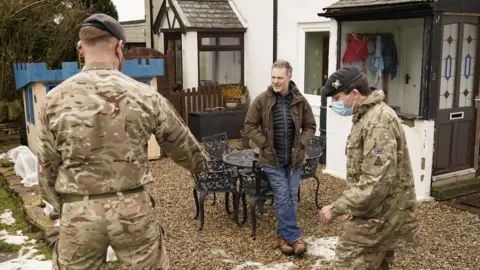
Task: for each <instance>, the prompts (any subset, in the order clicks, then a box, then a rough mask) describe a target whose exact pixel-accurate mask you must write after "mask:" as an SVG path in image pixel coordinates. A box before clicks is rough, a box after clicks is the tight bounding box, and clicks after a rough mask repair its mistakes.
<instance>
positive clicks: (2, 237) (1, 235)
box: [0, 230, 28, 245]
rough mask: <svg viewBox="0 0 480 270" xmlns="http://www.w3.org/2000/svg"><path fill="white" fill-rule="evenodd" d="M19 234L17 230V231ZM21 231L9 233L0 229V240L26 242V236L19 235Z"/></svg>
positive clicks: (17, 243)
mask: <svg viewBox="0 0 480 270" xmlns="http://www.w3.org/2000/svg"><path fill="white" fill-rule="evenodd" d="M17 234H19V232H17ZM21 234H22V233H21V231H20V234H19V235H9V234H8V232H7V230H1V231H0V240H1V241H3V242H5V243H7V244H13V245H23V244H25V243H26V241H27V240H28V237H27V236H23V235H21Z"/></svg>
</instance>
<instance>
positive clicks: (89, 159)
mask: <svg viewBox="0 0 480 270" xmlns="http://www.w3.org/2000/svg"><path fill="white" fill-rule="evenodd" d="M125 41H126V38H125V32H124V30H123V29H122V26H121V25H120V24H119V23H118V22H117V21H116V20H114V19H113V18H111V17H109V16H107V15H104V14H94V15H92V16H90V17H89V18H87V19H86V20H85V21H84V23H83V24H82V27H81V29H80V41H79V42H78V48H79V51H80V53H82V54H83V55H84V56H85V66H84V67H83V70H82V71H81V72H80V73H79V74H77V75H75V76H73V77H71V78H69V79H68V80H66V81H64V82H63V83H61V84H60V85H59V86H58V87H56V88H55V89H53V90H52V91H50V92H49V93H48V94H47V96H46V98H45V100H44V103H43V106H42V108H41V112H40V114H39V120H40V121H39V122H40V124H39V125H38V131H37V132H38V160H39V182H40V190H41V194H42V197H43V198H44V199H45V200H46V201H48V202H50V203H52V204H53V205H54V207H55V209H56V211H58V212H60V214H61V219H60V226H61V227H60V236H59V240H58V242H57V243H56V244H55V250H54V254H53V259H52V261H53V268H54V269H89V270H90V269H104V267H105V260H106V251H107V247H108V246H109V245H111V246H112V248H113V249H114V251H115V253H116V255H117V257H118V259H119V261H120V263H121V269H142V270H143V269H168V267H169V262H168V256H167V253H166V250H165V243H164V236H163V230H162V228H161V226H160V225H159V224H158V223H157V221H156V219H155V216H154V205H153V202H152V200H151V198H150V196H149V194H148V193H147V192H146V191H145V189H144V187H143V186H144V185H146V184H148V183H150V182H152V176H151V172H150V169H149V164H148V156H147V143H148V140H149V138H150V136H151V134H152V133H153V134H154V135H155V137H156V139H157V141H158V143H159V145H160V146H161V148H162V149H163V150H165V152H166V153H167V154H168V155H169V157H170V158H172V159H173V160H174V161H175V162H176V163H178V164H180V165H181V166H183V167H184V168H186V169H188V170H191V171H203V170H205V168H206V159H207V156H206V154H205V152H204V151H203V150H202V148H201V146H200V144H199V143H198V142H197V141H196V140H195V138H194V137H193V136H192V134H191V133H190V131H189V129H188V127H186V126H185V124H184V122H183V121H182V120H181V118H180V117H179V116H178V114H177V113H176V111H175V110H174V109H173V108H172V106H171V104H170V103H169V102H168V101H167V100H166V99H165V98H164V97H162V96H161V95H160V94H158V93H157V92H156V91H155V90H154V89H153V88H150V87H149V86H147V85H146V84H143V83H140V82H137V81H136V80H134V79H131V78H129V77H128V76H126V75H124V74H122V73H121V72H120V71H119V70H121V66H122V62H123V45H124V43H125Z"/></svg>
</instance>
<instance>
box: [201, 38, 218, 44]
mask: <svg viewBox="0 0 480 270" xmlns="http://www.w3.org/2000/svg"><path fill="white" fill-rule="evenodd" d="M216 39H217V38H214V37H204V38H202V45H217V42H216Z"/></svg>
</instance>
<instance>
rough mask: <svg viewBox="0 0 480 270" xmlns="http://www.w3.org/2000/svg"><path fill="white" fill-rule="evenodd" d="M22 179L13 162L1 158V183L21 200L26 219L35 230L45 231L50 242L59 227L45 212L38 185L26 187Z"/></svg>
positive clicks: (2, 186)
mask: <svg viewBox="0 0 480 270" xmlns="http://www.w3.org/2000/svg"><path fill="white" fill-rule="evenodd" d="M20 181H21V179H20V177H19V176H17V175H16V174H15V171H14V169H13V163H12V162H11V161H8V160H7V159H0V185H1V188H3V189H5V190H7V191H8V192H9V193H10V195H11V196H12V197H14V198H16V199H18V200H19V201H20V205H21V206H22V209H23V213H24V215H25V218H26V220H27V221H28V222H29V223H30V224H31V225H32V226H33V229H35V230H41V231H43V232H44V236H45V237H44V240H45V241H46V242H47V244H50V243H51V242H52V240H53V239H54V238H55V236H56V235H58V227H54V226H53V225H54V223H53V221H52V219H50V217H49V216H46V215H45V213H44V212H43V208H44V207H45V204H44V203H43V200H42V199H41V197H40V194H39V190H38V185H36V186H33V187H25V186H24V185H23V184H22V183H20Z"/></svg>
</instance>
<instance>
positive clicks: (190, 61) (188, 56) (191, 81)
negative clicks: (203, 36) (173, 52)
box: [182, 32, 198, 89]
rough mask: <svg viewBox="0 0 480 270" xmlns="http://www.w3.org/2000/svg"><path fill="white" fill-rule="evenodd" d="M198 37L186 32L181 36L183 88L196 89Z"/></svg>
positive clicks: (194, 33) (195, 34)
mask: <svg viewBox="0 0 480 270" xmlns="http://www.w3.org/2000/svg"><path fill="white" fill-rule="evenodd" d="M197 38H198V35H197V32H187V33H186V34H183V35H182V54H183V55H182V65H183V71H184V72H183V88H184V89H187V88H192V87H198V40H197Z"/></svg>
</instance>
